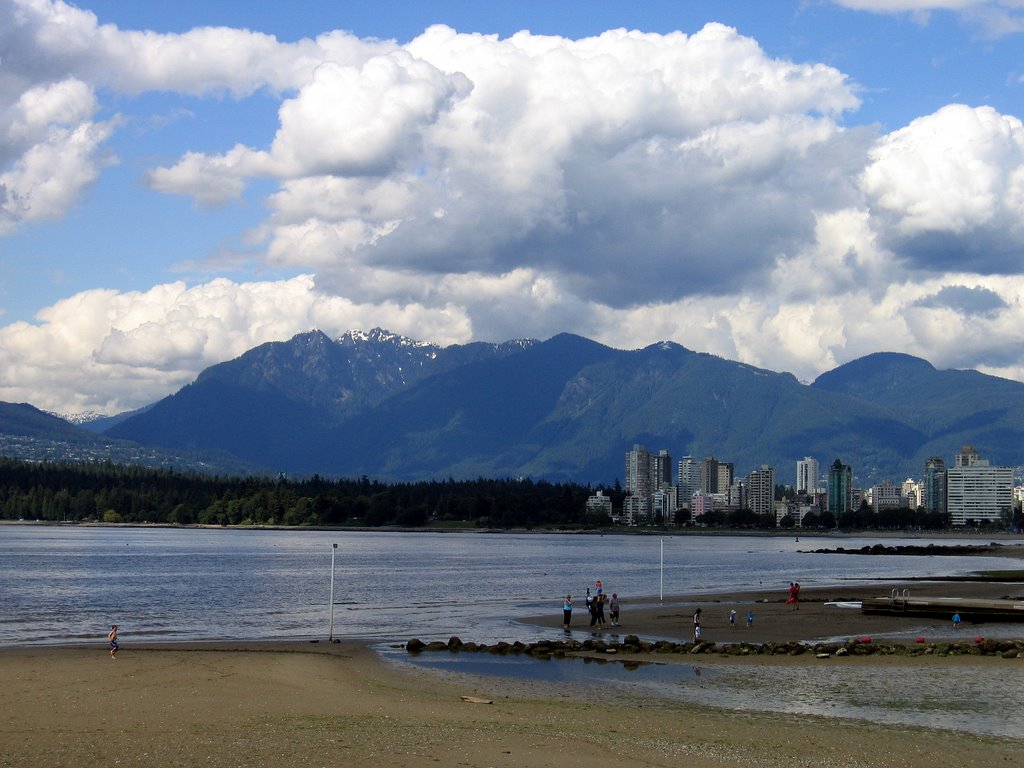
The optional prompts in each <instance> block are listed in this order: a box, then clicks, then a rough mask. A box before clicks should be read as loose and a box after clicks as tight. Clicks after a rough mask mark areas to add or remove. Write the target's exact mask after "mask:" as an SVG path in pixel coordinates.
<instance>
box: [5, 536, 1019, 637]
mask: <svg viewBox="0 0 1024 768" xmlns="http://www.w3.org/2000/svg"><path fill="white" fill-rule="evenodd" d="M876 542H877V539H851V538H842V539H829V538H824V537H801V540H800V541H799V542H797V541H796V539H795V537H781V536H778V537H770V536H672V537H665V538H661V537H658V536H636V535H608V536H601V535H588V534H504V533H502V534H488V533H427V532H422V533H391V532H347V531H303V530H295V531H260V530H233V529H173V528H120V527H109V528H104V527H82V526H24V525H0V645H22V644H38V643H82V642H92V641H95V640H97V639H99V640H102V639H103V638H104V637H105V635H106V631H107V629H108V628H109V626H110V624H114V623H116V624H118V625H120V628H121V633H122V637H123V638H124V640H125V641H131V640H138V639H144V640H149V641H177V640H218V639H230V640H263V639H307V638H308V639H313V638H324V639H325V638H326V637H327V636H328V634H329V632H330V628H331V610H332V608H331V600H330V583H331V560H332V551H333V552H334V555H335V556H334V583H335V592H334V605H333V635H334V637H337V638H362V639H368V640H374V641H405V640H407V639H409V638H410V637H414V636H415V637H420V638H423V639H438V638H439V639H447V638H448V637H449V636H451V635H460V636H462V637H464V638H465V639H467V640H468V639H472V640H474V641H477V642H494V641H496V640H502V639H504V640H514V639H520V640H530V639H534V638H536V637H543V636H550V633H551V631H552V630H546V629H543V628H533V627H527V626H525V625H522V624H519V623H517V618H518V617H523V616H530V615H537V614H542V613H545V612H548V611H550V612H552V614H554V615H559V614H560V612H561V598H562V596H564V595H565V594H566V593H572V594H573V595H577V596H582V595H583V594H584V592H585V590H586V588H587V587H588V586H592V585H593V584H594V581H595V580H596V579H602V580H603V583H604V586H605V589H606V590H607V591H608V592H612V591H615V592H618V593H619V595H620V598H621V599H622V601H623V609H624V610H626V609H627V607H628V605H629V601H630V600H631V599H636V598H638V597H652V596H653V597H658V596H661V595H664V596H665V597H666V598H669V597H670V596H672V595H680V594H684V593H690V592H695V591H712V592H713V591H722V592H724V591H731V590H737V589H752V588H766V589H775V588H777V589H779V590H780V591H783V590H784V589H785V587H786V586H787V585H788V584H789V582H790V581H793V580H796V581H800V582H801V584H803V585H804V586H808V587H810V586H822V585H830V584H838V583H843V582H857V581H865V580H869V579H882V580H884V579H887V578H893V579H896V578H906V577H910V576H935V575H948V574H951V573H967V572H971V571H975V570H983V569H986V568H992V567H998V568H1024V562H1022V561H1019V560H1016V559H1003V558H1000V559H999V560H997V561H993V560H992V558H984V557H944V556H943V557H914V556H906V557H904V556H885V557H872V556H857V555H834V554H833V555H830V554H812V553H809V552H802V551H800V550H811V549H819V548H827V547H834V546H836V545H842V546H844V547H847V548H851V547H859V546H862V545H864V544H872V543H876ZM898 542H899V543H922V542H921V541H920V540H916V539H910V538H908V539H899V540H898ZM894 543H895V542H894ZM943 543H958V540H943ZM971 543H977V541H976V540H972V541H971ZM334 544H337V545H338V546H337V549H336V550H332V545H334ZM880 590H881V591H882V592H884V591H885V588H884V584H881V585H880ZM581 602H582V601H581Z"/></svg>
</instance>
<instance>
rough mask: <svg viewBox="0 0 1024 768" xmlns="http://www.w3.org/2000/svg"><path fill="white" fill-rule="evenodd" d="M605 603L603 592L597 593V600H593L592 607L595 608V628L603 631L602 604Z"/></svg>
mask: <svg viewBox="0 0 1024 768" xmlns="http://www.w3.org/2000/svg"><path fill="white" fill-rule="evenodd" d="M597 583H598V584H600V583H601V582H597ZM605 602H606V601H605V599H604V592H598V593H597V599H596V600H594V605H595V606H596V609H597V628H598V629H604V628H605V618H604V604H605Z"/></svg>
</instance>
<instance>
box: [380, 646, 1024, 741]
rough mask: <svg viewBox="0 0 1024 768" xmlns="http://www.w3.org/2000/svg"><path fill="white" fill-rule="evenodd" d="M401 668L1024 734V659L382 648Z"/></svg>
mask: <svg viewBox="0 0 1024 768" xmlns="http://www.w3.org/2000/svg"><path fill="white" fill-rule="evenodd" d="M381 653H382V655H384V657H385V658H387V659H389V660H391V661H392V662H394V663H397V664H406V665H412V666H415V667H417V668H420V669H427V670H433V671H437V672H443V673H445V674H449V675H450V674H453V673H454V674H463V675H484V676H495V677H504V678H507V679H513V680H533V681H541V682H549V683H556V684H559V683H560V684H564V685H567V686H572V687H583V688H584V690H585V689H586V687H588V686H597V687H599V688H600V689H601V690H602V692H603V693H605V694H607V693H608V692H609V691H614V692H617V693H618V694H620V695H621V696H623V697H628V698H631V699H635V698H636V697H641V698H643V697H652V698H663V699H670V700H674V701H679V702H685V703H688V704H697V705H701V706H711V707H718V708H722V709H733V710H746V711H761V712H774V713H776V714H779V715H781V716H785V715H792V716H796V717H799V716H802V715H817V716H822V717H826V718H837V719H841V718H850V719H856V720H866V721H870V722H874V723H880V724H886V723H888V724H892V725H900V726H917V727H927V728H937V729H941V730H950V731H963V732H968V733H974V734H979V735H989V736H1002V737H1010V738H1018V739H1020V738H1024V665H1022V664H1021V662H1019V661H1016V660H1006V659H998V658H993V659H974V658H970V659H967V658H958V659H952V658H941V659H940V658H934V659H932V658H929V659H921V658H907V659H892V658H887V659H881V660H878V659H838V658H832V659H811V658H806V659H800V660H798V661H793V660H785V661H782V662H781V663H780V662H779V661H770V660H764V661H759V660H757V659H742V660H740V659H729V658H723V657H718V656H716V657H714V658H712V659H711V660H710V661H708V659H707V658H706V657H705V658H704V659H701V660H700V661H697V662H695V663H678V662H675V661H673V662H668V663H664V662H659V661H654V662H645V663H640V664H638V665H636V664H624V663H622V662H621V661H603V660H594V659H585V658H572V657H569V658H551V659H538V658H534V657H531V656H514V655H509V656H497V655H492V654H489V653H464V652H463V653H449V652H445V651H442V652H425V653H420V654H418V655H411V654H408V653H406V652H405V651H404V650H400V649H398V648H395V647H390V648H381Z"/></svg>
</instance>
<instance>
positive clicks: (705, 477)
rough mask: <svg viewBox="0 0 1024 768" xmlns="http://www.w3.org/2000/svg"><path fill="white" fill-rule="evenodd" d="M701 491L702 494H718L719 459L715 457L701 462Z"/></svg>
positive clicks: (708, 457)
mask: <svg viewBox="0 0 1024 768" xmlns="http://www.w3.org/2000/svg"><path fill="white" fill-rule="evenodd" d="M700 490H701V492H702V493H717V492H718V459H716V458H715V457H714V456H705V457H704V458H703V459H701V460H700Z"/></svg>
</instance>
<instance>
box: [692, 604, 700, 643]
mask: <svg viewBox="0 0 1024 768" xmlns="http://www.w3.org/2000/svg"><path fill="white" fill-rule="evenodd" d="M693 642H695V643H699V642H700V608H698V609H697V610H696V611H694V612H693Z"/></svg>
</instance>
